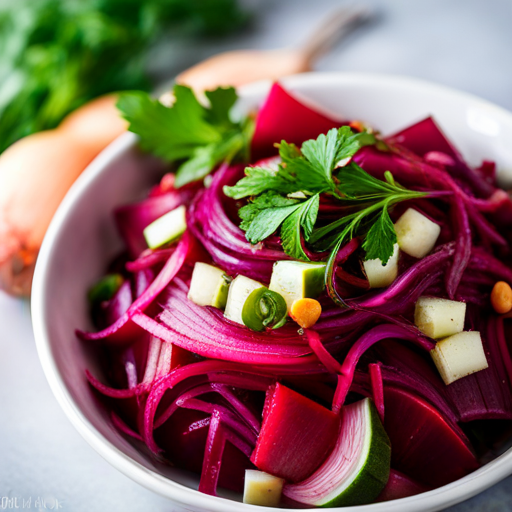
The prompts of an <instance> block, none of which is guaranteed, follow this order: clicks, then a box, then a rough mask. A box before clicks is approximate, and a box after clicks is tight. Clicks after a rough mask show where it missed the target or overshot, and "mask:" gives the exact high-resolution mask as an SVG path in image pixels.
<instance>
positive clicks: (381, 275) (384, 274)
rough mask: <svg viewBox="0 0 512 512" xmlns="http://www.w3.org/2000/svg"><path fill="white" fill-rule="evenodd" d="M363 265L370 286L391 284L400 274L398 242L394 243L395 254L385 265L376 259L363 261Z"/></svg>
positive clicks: (381, 286)
mask: <svg viewBox="0 0 512 512" xmlns="http://www.w3.org/2000/svg"><path fill="white" fill-rule="evenodd" d="M363 266H364V271H365V273H366V277H367V278H368V282H369V283H370V288H384V287H386V286H389V285H390V284H391V283H392V282H393V281H394V280H395V279H396V276H397V275H398V244H395V245H394V249H393V254H392V255H391V257H390V258H389V260H388V262H387V263H386V264H385V265H383V264H382V261H381V260H379V259H375V260H367V261H363Z"/></svg>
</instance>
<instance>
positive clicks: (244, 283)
mask: <svg viewBox="0 0 512 512" xmlns="http://www.w3.org/2000/svg"><path fill="white" fill-rule="evenodd" d="M262 286H263V285H262V284H261V283H260V282H258V281H255V280H254V279H250V278H249V277H245V276H242V275H240V276H237V277H236V278H235V279H233V282H232V283H231V285H230V287H229V292H228V298H227V302H226V309H225V310H224V316H225V317H226V318H227V319H229V320H231V321H233V322H236V323H237V324H241V325H244V321H243V320H242V309H243V307H244V304H245V301H246V300H247V297H249V295H250V294H251V293H252V292H253V291H254V290H257V289H258V288H261V287H262Z"/></svg>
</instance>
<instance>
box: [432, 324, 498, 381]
mask: <svg viewBox="0 0 512 512" xmlns="http://www.w3.org/2000/svg"><path fill="white" fill-rule="evenodd" d="M430 354H431V355H432V359H433V360H434V363H435V364H436V366H437V369H438V370H439V373H440V374H441V377H442V379H443V381H444V383H445V384H447V385H448V384H451V383H452V382H455V381H456V380H458V379H460V378H462V377H466V376H467V375H471V374H472V373H475V372H479V371H480V370H485V369H486V368H488V366H489V365H488V363H487V358H486V357H485V352H484V347H483V345H482V338H481V337H480V333H479V332H477V331H465V332H459V333H458V334H454V335H453V336H450V337H448V338H445V339H444V340H441V341H438V342H437V344H436V347H435V348H434V350H432V351H431V352H430Z"/></svg>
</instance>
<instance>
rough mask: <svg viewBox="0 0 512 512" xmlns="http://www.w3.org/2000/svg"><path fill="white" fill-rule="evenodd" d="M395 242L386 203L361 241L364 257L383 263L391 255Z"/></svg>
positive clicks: (394, 233)
mask: <svg viewBox="0 0 512 512" xmlns="http://www.w3.org/2000/svg"><path fill="white" fill-rule="evenodd" d="M395 244H396V232H395V227H394V226H393V222H391V218H390V217H389V212H388V208H387V205H386V206H384V207H383V208H382V211H381V213H380V214H379V215H378V216H377V219H376V220H375V221H374V222H373V224H372V226H371V228H370V229H369V230H368V233H367V234H366V237H365V239H364V243H363V249H364V250H365V252H366V259H367V260H373V259H377V258H378V259H380V260H381V261H382V264H383V265H385V264H386V263H387V262H388V260H389V258H390V257H391V256H392V255H393V249H394V247H393V246H394V245H395Z"/></svg>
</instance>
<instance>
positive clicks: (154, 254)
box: [126, 247, 175, 272]
mask: <svg viewBox="0 0 512 512" xmlns="http://www.w3.org/2000/svg"><path fill="white" fill-rule="evenodd" d="M174 250H175V248H174V247H172V248H170V249H158V250H156V251H152V250H151V249H148V252H147V253H146V252H143V253H142V254H141V255H140V257H139V258H137V259H136V260H134V261H129V262H128V263H127V264H126V270H128V271H129V272H138V271H139V270H145V269H147V268H150V267H152V266H154V265H157V264H158V263H163V262H164V261H167V260H168V259H169V258H170V257H171V255H172V253H173V252H174Z"/></svg>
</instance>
